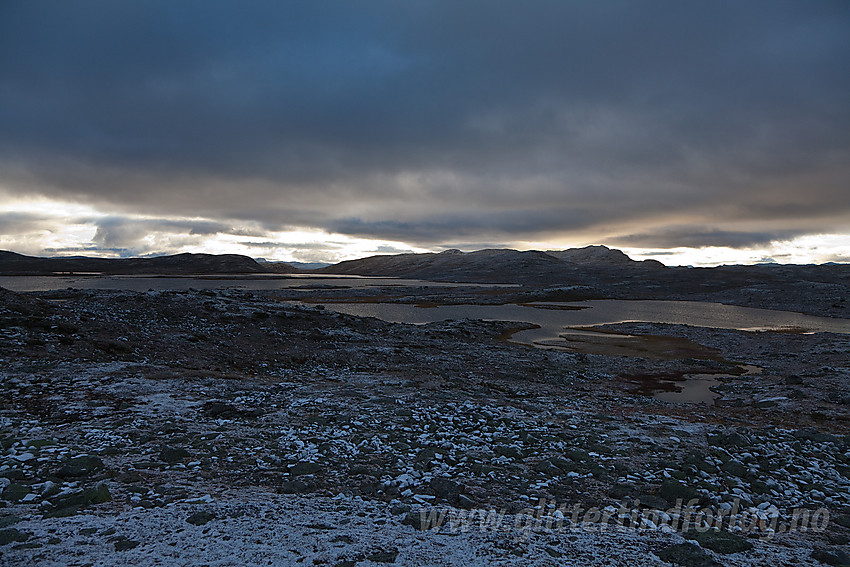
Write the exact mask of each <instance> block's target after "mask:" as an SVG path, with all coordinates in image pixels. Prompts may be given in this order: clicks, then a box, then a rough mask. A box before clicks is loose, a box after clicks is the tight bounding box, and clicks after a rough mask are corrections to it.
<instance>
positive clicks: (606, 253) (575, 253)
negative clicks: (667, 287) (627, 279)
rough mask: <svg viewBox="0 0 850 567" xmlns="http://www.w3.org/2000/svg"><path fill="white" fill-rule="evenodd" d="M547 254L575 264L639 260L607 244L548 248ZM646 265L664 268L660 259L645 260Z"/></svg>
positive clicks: (624, 264)
mask: <svg viewBox="0 0 850 567" xmlns="http://www.w3.org/2000/svg"><path fill="white" fill-rule="evenodd" d="M546 253H547V254H549V255H550V256H554V257H555V258H558V259H560V260H565V261H567V262H571V263H573V264H585V265H588V264H590V265H595V266H603V265H606V266H633V265H635V263H636V262H637V261H636V260H632V259H631V258H629V257H628V256H627V255H626V254H625V253H624V252H623V251H622V250H617V249H616V248H608V247H607V246H601V245H600V246H585V247H584V248H569V249H567V250H547V251H546ZM641 263H642V264H644V265H645V266H649V267H654V268H664V267H665V266H664V264H662V263H661V262H659V261H658V260H643V261H642V262H641Z"/></svg>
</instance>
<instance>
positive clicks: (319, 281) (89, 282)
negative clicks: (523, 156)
mask: <svg viewBox="0 0 850 567" xmlns="http://www.w3.org/2000/svg"><path fill="white" fill-rule="evenodd" d="M386 286H393V287H411V286H412V287H422V288H429V287H517V286H516V285H514V284H474V283H452V282H430V281H424V280H406V279H399V278H381V277H364V276H348V275H319V274H244V275H243V274H237V275H230V274H227V275H204V276H160V275H156V274H151V275H134V276H104V275H79V274H75V275H67V276H65V275H61V276H60V275H56V276H0V287H4V288H6V289H9V290H12V291H51V290H56V289H65V288H69V287H70V288H74V289H126V290H129V291H148V290H151V289H153V290H187V289H190V288H191V289H226V288H236V289H246V290H254V291H262V290H266V291H268V290H275V289H285V288H320V287H339V288H362V287H386Z"/></svg>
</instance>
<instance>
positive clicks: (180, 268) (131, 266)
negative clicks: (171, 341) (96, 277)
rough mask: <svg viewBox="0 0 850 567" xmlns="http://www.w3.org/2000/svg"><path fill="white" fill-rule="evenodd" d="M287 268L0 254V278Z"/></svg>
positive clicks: (220, 259) (184, 259)
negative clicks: (60, 274) (62, 274)
mask: <svg viewBox="0 0 850 567" xmlns="http://www.w3.org/2000/svg"><path fill="white" fill-rule="evenodd" d="M298 271H299V270H298V269H297V268H294V267H292V266H289V265H288V264H274V265H269V264H260V263H259V262H257V261H256V260H254V259H253V258H251V257H249V256H243V255H241V254H193V253H188V252H186V253H182V254H171V255H166V256H152V257H146V258H92V257H88V256H73V257H61V256H60V257H54V258H43V257H38V256H26V255H24V254H18V253H17V252H9V251H6V250H0V274H3V275H31V276H33V275H54V274H59V273H71V272H73V273H96V274H104V275H137V274H164V275H169V274H170V275H192V274H260V273H295V272H298Z"/></svg>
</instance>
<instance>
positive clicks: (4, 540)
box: [0, 528, 31, 545]
mask: <svg viewBox="0 0 850 567" xmlns="http://www.w3.org/2000/svg"><path fill="white" fill-rule="evenodd" d="M30 535H31V534H28V533H26V532H22V531H19V530H17V529H15V528H8V529H5V530H0V545H9V544H10V543H15V542H23V541H27V540H28V539H29V538H30Z"/></svg>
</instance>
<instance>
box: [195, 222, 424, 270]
mask: <svg viewBox="0 0 850 567" xmlns="http://www.w3.org/2000/svg"><path fill="white" fill-rule="evenodd" d="M269 243H274V246H270V245H269ZM252 244H253V245H252ZM384 250H392V251H393V252H396V251H397V252H429V250H427V249H424V248H419V247H416V246H409V245H407V244H404V243H402V242H395V241H389V240H373V239H368V238H356V237H352V236H347V235H344V234H335V233H329V232H325V231H322V230H309V229H303V230H290V231H281V232H272V233H269V234H267V235H264V236H262V237H260V236H240V235H235V234H224V233H219V234H216V235H212V236H208V237H206V238H205V239H203V240H202V241H200V242H198V243H197V244H192V245H188V246H183V247H182V248H181V250H180V252H196V253H204V252H205V253H209V254H244V255H246V256H251V257H254V258H265V259H266V260H274V261H278V262H327V263H335V262H341V261H344V260H354V259H357V258H362V257H364V256H371V255H374V254H381V253H384V252H383V251H384Z"/></svg>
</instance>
